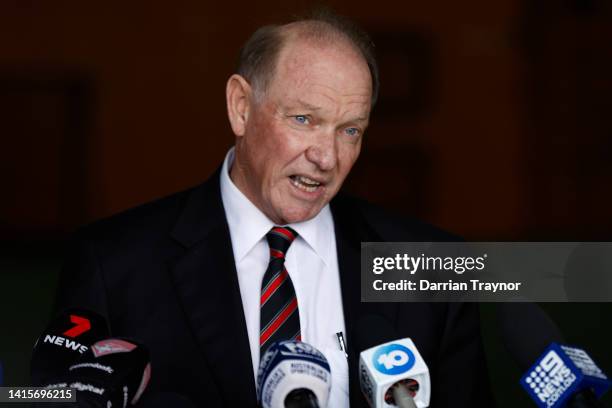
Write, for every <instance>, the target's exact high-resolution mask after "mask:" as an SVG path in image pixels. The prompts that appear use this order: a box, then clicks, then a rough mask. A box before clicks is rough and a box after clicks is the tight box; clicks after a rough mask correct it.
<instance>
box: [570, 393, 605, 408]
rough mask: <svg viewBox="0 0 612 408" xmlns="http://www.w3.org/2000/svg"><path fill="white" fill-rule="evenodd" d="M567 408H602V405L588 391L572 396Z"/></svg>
mask: <svg viewBox="0 0 612 408" xmlns="http://www.w3.org/2000/svg"><path fill="white" fill-rule="evenodd" d="M567 408H604V406H603V404H602V403H601V402H599V401H598V400H597V397H596V396H595V394H594V393H593V391H591V390H590V389H586V390H582V391H580V392H577V393H576V394H574V395H573V396H572V397H571V398H570V400H569V401H568V403H567Z"/></svg>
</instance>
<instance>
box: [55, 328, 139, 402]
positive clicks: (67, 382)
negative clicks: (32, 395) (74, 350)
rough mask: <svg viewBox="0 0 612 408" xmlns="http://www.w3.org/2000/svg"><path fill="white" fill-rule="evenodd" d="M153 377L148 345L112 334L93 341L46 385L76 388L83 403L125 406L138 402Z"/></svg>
mask: <svg viewBox="0 0 612 408" xmlns="http://www.w3.org/2000/svg"><path fill="white" fill-rule="evenodd" d="M150 378H151V364H150V362H149V352H148V351H147V349H146V348H145V347H143V346H142V345H140V344H138V343H135V342H133V341H131V340H126V339H121V338H110V339H105V340H100V341H98V342H96V343H94V344H93V345H92V346H91V347H90V349H89V350H88V351H87V352H86V353H85V354H84V355H83V357H82V358H80V359H79V360H77V361H76V362H74V364H71V365H70V366H69V367H68V369H67V371H66V372H65V373H64V375H63V376H59V377H58V378H57V379H56V380H55V381H54V382H53V383H50V384H46V387H47V388H64V387H71V388H75V389H76V390H77V402H79V406H81V407H91V408H106V407H111V406H112V407H126V406H127V405H128V404H130V405H134V404H136V403H137V402H138V400H139V399H140V397H141V395H142V393H143V392H144V390H145V389H146V387H147V385H148V383H149V380H150Z"/></svg>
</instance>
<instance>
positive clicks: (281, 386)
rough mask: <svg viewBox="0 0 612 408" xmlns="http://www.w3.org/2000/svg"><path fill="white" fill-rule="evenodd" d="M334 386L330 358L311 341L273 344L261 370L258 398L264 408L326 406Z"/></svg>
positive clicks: (263, 358) (260, 365)
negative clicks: (311, 343)
mask: <svg viewBox="0 0 612 408" xmlns="http://www.w3.org/2000/svg"><path fill="white" fill-rule="evenodd" d="M330 389H331V371H330V368H329V363H328V362H327V359H326V358H325V356H324V355H323V353H321V352H320V351H319V350H317V349H316V348H314V347H313V346H311V345H310V344H307V343H303V342H300V341H294V340H287V341H281V342H277V343H273V344H272V345H271V346H270V347H269V348H268V350H267V351H266V352H265V354H264V355H263V357H262V358H261V362H260V364H259V370H258V371H257V401H258V403H259V404H260V405H261V407H262V408H281V407H283V408H325V407H326V406H327V401H328V399H329V393H330Z"/></svg>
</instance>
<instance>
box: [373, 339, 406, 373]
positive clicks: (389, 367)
mask: <svg viewBox="0 0 612 408" xmlns="http://www.w3.org/2000/svg"><path fill="white" fill-rule="evenodd" d="M415 362H416V358H415V356H414V353H413V352H412V351H411V350H410V349H409V348H408V347H406V346H403V345H401V344H396V343H391V344H387V345H384V346H382V347H380V348H379V349H378V350H376V352H375V353H374V355H373V356H372V363H373V364H374V368H376V370H378V371H379V372H381V373H383V374H386V375H399V374H403V373H405V372H406V371H408V370H410V369H411V368H412V367H413V366H414V363H415Z"/></svg>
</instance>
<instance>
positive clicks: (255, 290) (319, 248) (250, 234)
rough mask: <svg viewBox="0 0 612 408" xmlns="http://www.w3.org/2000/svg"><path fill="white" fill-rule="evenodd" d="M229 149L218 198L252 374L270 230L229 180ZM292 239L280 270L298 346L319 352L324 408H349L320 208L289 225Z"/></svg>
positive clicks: (332, 250)
mask: <svg viewBox="0 0 612 408" xmlns="http://www.w3.org/2000/svg"><path fill="white" fill-rule="evenodd" d="M233 162H234V148H232V149H230V151H229V152H228V153H227V155H226V156H225V161H224V162H223V169H222V171H221V198H222V200H223V207H224V209H225V216H226V217H227V222H228V224H229V230H230V236H231V240H232V249H233V251H234V260H235V261H236V270H237V272H238V283H239V285H240V295H241V297H242V308H243V310H244V317H245V320H246V325H247V332H248V335H249V344H250V346H251V358H252V359H253V373H254V376H255V379H257V368H258V366H259V306H260V305H259V299H260V296H261V282H262V280H263V276H264V273H265V271H266V268H267V267H268V261H269V257H270V255H269V254H270V253H269V249H268V243H267V241H266V238H265V237H266V234H267V233H268V232H269V231H270V229H271V228H272V227H273V226H274V223H273V222H272V221H270V219H268V217H266V216H265V215H264V214H263V213H262V212H261V211H260V210H259V209H258V208H257V207H255V205H254V204H253V203H252V202H251V201H250V200H249V199H248V198H247V197H246V196H245V195H244V194H242V192H241V191H240V190H239V189H238V188H237V187H236V185H235V184H234V183H233V181H232V180H231V179H230V177H229V171H230V169H231V166H232V164H233ZM290 227H291V228H293V229H294V230H295V231H297V232H298V234H299V236H298V238H297V239H296V240H295V241H294V242H293V243H292V244H291V247H290V248H289V250H288V251H287V256H286V259H285V266H286V268H287V272H288V273H289V276H290V277H291V281H292V282H293V287H294V288H295V293H296V296H297V300H298V307H299V311H300V329H301V335H302V341H304V342H306V343H308V344H311V345H313V346H314V347H316V348H317V349H318V350H319V351H321V352H322V353H323V354H324V355H325V357H326V358H327V361H328V362H329V365H330V368H331V373H332V387H331V394H330V398H329V403H328V406H329V407H333V408H342V407H348V406H349V399H348V362H347V361H346V357H345V355H344V352H343V351H342V350H341V349H340V347H339V344H338V339H337V337H336V333H338V332H342V333H345V331H344V313H343V310H342V294H341V291H340V276H339V271H338V257H337V254H336V235H335V233H334V222H333V218H332V214H331V210H330V209H329V205H326V206H325V207H324V208H323V209H322V210H321V212H320V213H319V214H318V215H317V216H316V217H314V218H312V219H310V220H308V221H304V222H300V223H296V224H290Z"/></svg>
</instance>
